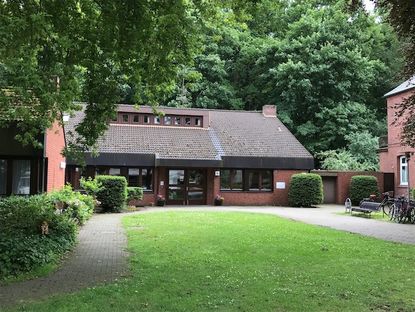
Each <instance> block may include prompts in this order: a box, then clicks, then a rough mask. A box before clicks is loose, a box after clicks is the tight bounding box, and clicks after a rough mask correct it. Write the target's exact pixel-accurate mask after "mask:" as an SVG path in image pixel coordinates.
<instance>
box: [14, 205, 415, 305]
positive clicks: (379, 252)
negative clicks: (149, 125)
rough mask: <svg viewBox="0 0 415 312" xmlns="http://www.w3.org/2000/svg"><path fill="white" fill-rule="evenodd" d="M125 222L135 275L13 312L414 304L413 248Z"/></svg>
mask: <svg viewBox="0 0 415 312" xmlns="http://www.w3.org/2000/svg"><path fill="white" fill-rule="evenodd" d="M123 223H124V226H125V227H126V229H127V231H128V246H129V250H130V253H131V258H130V262H131V268H132V276H131V278H129V279H126V280H123V281H119V282H117V283H113V284H110V285H107V286H102V287H96V288H91V289H86V290H83V291H80V292H78V293H75V294H72V295H63V296H59V297H55V298H52V299H49V300H46V301H42V302H38V303H34V304H28V305H21V306H20V307H17V308H16V311H42V312H44V311H76V312H81V311H104V312H105V311H111V312H112V311H359V312H360V311H414V310H415V298H414V296H413V294H414V293H415V266H414V265H413V263H415V246H411V245H403V244H396V243H390V242H385V241H380V240H376V239H373V238H368V237H363V236H359V235H354V234H350V233H345V232H340V231H335V230H331V229H327V228H321V227H316V226H311V225H306V224H302V223H298V222H293V221H288V220H284V219H280V218H277V217H275V216H267V215H260V214H249V213H235V212H220V213H219V212H157V213H146V214H139V215H134V216H128V217H126V218H124V220H123Z"/></svg>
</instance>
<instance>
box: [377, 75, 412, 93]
mask: <svg viewBox="0 0 415 312" xmlns="http://www.w3.org/2000/svg"><path fill="white" fill-rule="evenodd" d="M413 88H415V75H414V76H412V77H411V78H409V79H408V80H406V81H404V82H402V83H401V84H400V85H399V86H397V87H396V88H395V89H393V90H391V91H389V92H388V93H386V94H385V95H384V97H390V96H392V95H395V94H398V93H401V92H404V91H407V90H410V89H413Z"/></svg>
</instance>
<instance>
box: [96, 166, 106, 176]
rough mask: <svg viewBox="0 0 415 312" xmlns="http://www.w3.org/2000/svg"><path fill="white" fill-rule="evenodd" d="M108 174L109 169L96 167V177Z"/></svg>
mask: <svg viewBox="0 0 415 312" xmlns="http://www.w3.org/2000/svg"><path fill="white" fill-rule="evenodd" d="M107 174H108V168H104V167H96V168H95V176H98V175H107Z"/></svg>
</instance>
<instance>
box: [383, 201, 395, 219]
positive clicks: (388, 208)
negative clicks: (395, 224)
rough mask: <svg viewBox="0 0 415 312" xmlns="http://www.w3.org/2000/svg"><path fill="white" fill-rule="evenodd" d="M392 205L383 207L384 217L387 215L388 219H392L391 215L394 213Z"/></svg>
mask: <svg viewBox="0 0 415 312" xmlns="http://www.w3.org/2000/svg"><path fill="white" fill-rule="evenodd" d="M392 205H393V204H392ZM392 205H389V204H385V205H383V206H382V212H383V214H384V215H387V216H388V217H390V213H391V211H392Z"/></svg>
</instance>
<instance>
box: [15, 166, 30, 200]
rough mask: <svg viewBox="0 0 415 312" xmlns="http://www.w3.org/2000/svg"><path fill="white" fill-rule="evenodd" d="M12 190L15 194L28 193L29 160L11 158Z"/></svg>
mask: <svg viewBox="0 0 415 312" xmlns="http://www.w3.org/2000/svg"><path fill="white" fill-rule="evenodd" d="M12 192H13V194H16V195H29V194H30V160H13V183H12Z"/></svg>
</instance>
